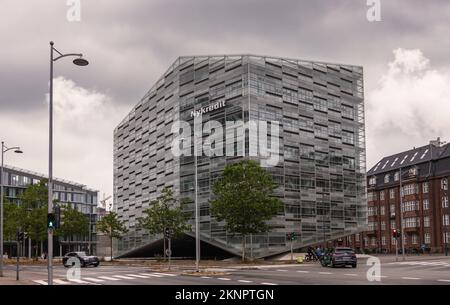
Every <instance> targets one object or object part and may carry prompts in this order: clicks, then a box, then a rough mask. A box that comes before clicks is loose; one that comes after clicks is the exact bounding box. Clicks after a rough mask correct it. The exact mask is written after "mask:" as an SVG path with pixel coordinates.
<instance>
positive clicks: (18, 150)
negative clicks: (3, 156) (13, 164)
mask: <svg viewBox="0 0 450 305" xmlns="http://www.w3.org/2000/svg"><path fill="white" fill-rule="evenodd" d="M14 152H15V153H16V154H23V151H22V150H20V149H16V150H15V151H14Z"/></svg>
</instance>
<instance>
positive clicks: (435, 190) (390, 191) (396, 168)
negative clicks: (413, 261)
mask: <svg viewBox="0 0 450 305" xmlns="http://www.w3.org/2000/svg"><path fill="white" fill-rule="evenodd" d="M442 144H443V143H442V142H440V140H439V138H438V140H437V141H436V140H435V141H430V143H429V144H428V145H425V146H422V147H419V148H414V149H412V150H408V151H405V152H401V153H398V154H395V155H392V156H388V157H384V158H383V159H381V160H380V162H378V163H377V164H376V165H375V166H374V167H373V168H372V169H370V170H369V171H368V172H367V192H368V194H367V200H368V227H367V230H366V231H364V232H361V233H359V234H354V235H351V236H347V237H344V238H342V239H340V240H337V241H335V243H338V244H343V245H347V246H351V247H353V248H355V249H357V250H364V251H365V252H378V253H395V243H396V239H395V238H393V230H394V229H398V230H400V231H401V227H402V226H401V215H400V211H402V213H403V234H404V242H405V252H406V253H415V252H417V251H422V250H425V251H427V252H428V251H430V252H432V253H435V252H441V253H442V252H444V251H445V250H446V249H448V246H449V245H450V220H449V217H450V216H449V215H450V209H449V195H450V194H449V187H448V184H449V180H450V143H449V144H446V145H442ZM400 186H401V187H402V189H403V192H402V198H401V197H400ZM398 243H399V244H398V248H399V249H401V248H402V245H401V239H400V238H399V239H398Z"/></svg>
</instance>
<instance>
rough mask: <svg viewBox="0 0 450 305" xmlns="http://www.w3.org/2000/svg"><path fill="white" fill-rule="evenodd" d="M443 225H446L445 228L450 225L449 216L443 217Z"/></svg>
mask: <svg viewBox="0 0 450 305" xmlns="http://www.w3.org/2000/svg"><path fill="white" fill-rule="evenodd" d="M442 225H444V226H448V225H450V222H449V215H448V214H444V215H442Z"/></svg>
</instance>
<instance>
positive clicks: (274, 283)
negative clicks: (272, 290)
mask: <svg viewBox="0 0 450 305" xmlns="http://www.w3.org/2000/svg"><path fill="white" fill-rule="evenodd" d="M261 285H278V284H275V283H261Z"/></svg>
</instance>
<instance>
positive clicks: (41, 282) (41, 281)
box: [33, 280, 48, 285]
mask: <svg viewBox="0 0 450 305" xmlns="http://www.w3.org/2000/svg"><path fill="white" fill-rule="evenodd" d="M33 282H35V283H38V284H41V285H48V283H47V282H46V281H44V280H38V281H33Z"/></svg>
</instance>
